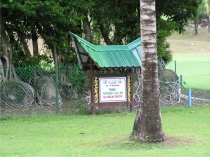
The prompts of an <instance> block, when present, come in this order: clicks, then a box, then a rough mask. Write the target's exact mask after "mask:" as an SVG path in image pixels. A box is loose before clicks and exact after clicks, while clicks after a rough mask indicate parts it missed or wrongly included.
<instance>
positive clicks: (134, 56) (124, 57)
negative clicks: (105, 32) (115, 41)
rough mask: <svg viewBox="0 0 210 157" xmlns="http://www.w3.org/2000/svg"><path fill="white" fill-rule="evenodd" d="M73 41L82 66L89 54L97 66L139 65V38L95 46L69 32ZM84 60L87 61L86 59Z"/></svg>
mask: <svg viewBox="0 0 210 157" xmlns="http://www.w3.org/2000/svg"><path fill="white" fill-rule="evenodd" d="M70 35H71V37H72V39H73V41H74V46H75V50H76V53H77V56H78V57H77V59H78V60H79V59H80V60H79V61H78V62H79V64H80V67H81V68H82V67H83V65H84V64H85V63H84V59H83V60H81V58H82V57H81V56H83V58H84V55H86V56H89V57H90V58H91V59H92V60H93V62H95V64H96V65H97V66H98V67H99V68H115V67H141V38H138V39H136V40H134V41H133V42H131V43H129V44H127V45H107V46H104V45H103V46H102V45H101V46H98V45H97V46H96V45H93V44H91V43H90V42H88V41H86V40H84V39H82V38H81V37H79V36H77V35H75V34H73V33H72V32H70ZM85 61H88V60H87V59H86V60H85Z"/></svg>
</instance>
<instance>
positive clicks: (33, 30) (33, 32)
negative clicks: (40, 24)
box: [30, 21, 39, 56]
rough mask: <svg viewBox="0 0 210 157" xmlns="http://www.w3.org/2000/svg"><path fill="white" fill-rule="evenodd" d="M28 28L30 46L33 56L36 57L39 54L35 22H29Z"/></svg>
mask: <svg viewBox="0 0 210 157" xmlns="http://www.w3.org/2000/svg"><path fill="white" fill-rule="evenodd" d="M30 27H31V36H32V45H33V55H34V56H38V54H39V49H38V42H37V40H38V36H37V33H36V28H35V21H31V23H30Z"/></svg>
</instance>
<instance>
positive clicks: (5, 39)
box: [0, 24, 12, 68]
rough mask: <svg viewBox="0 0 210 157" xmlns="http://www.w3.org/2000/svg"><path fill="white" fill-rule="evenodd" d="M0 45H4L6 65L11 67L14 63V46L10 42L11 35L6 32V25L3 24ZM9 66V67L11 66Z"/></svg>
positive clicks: (0, 26)
mask: <svg viewBox="0 0 210 157" xmlns="http://www.w3.org/2000/svg"><path fill="white" fill-rule="evenodd" d="M0 33H1V34H0V46H1V47H2V54H3V57H4V58H5V61H6V63H3V64H6V66H9V67H11V64H12V48H11V45H10V43H9V39H8V38H9V37H8V36H7V34H6V30H5V26H4V25H3V24H1V25H0ZM9 67H8V68H9Z"/></svg>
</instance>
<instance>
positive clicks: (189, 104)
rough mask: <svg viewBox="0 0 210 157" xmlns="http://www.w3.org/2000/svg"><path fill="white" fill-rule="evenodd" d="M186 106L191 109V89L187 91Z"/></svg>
mask: <svg viewBox="0 0 210 157" xmlns="http://www.w3.org/2000/svg"><path fill="white" fill-rule="evenodd" d="M188 106H189V107H192V97H191V89H190V88H189V89H188Z"/></svg>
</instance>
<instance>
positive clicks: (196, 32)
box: [194, 18, 198, 35]
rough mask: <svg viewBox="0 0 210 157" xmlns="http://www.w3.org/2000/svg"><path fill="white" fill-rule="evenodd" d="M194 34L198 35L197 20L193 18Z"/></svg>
mask: <svg viewBox="0 0 210 157" xmlns="http://www.w3.org/2000/svg"><path fill="white" fill-rule="evenodd" d="M194 28H195V35H198V20H196V18H195V19H194Z"/></svg>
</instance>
